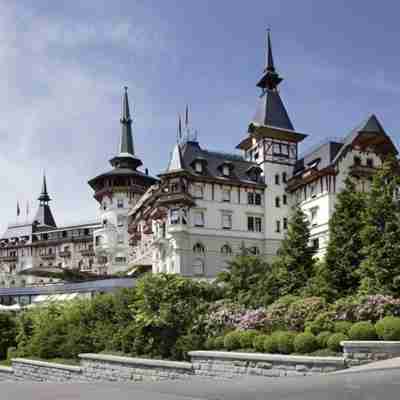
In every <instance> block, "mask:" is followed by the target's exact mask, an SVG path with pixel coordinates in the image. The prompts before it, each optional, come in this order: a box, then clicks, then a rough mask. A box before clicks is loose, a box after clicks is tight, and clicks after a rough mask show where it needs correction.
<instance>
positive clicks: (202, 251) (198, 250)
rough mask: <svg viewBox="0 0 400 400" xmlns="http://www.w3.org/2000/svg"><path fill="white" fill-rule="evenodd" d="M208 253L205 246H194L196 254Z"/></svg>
mask: <svg viewBox="0 0 400 400" xmlns="http://www.w3.org/2000/svg"><path fill="white" fill-rule="evenodd" d="M205 251H206V249H205V248H204V246H203V245H202V244H201V243H196V244H195V245H194V246H193V252H194V253H200V254H203V253H204V252H205Z"/></svg>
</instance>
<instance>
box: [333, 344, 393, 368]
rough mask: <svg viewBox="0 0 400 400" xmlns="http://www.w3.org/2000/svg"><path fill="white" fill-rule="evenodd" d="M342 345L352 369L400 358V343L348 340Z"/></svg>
mask: <svg viewBox="0 0 400 400" xmlns="http://www.w3.org/2000/svg"><path fill="white" fill-rule="evenodd" d="M340 344H341V345H342V347H343V355H344V358H345V360H346V363H347V364H348V365H349V366H350V367H351V366H354V365H362V364H368V363H370V362H373V361H380V360H387V359H389V358H394V357H400V342H390V341H377V340H371V341H366V340H364V341H362V340H360V341H353V340H346V341H343V342H341V343H340Z"/></svg>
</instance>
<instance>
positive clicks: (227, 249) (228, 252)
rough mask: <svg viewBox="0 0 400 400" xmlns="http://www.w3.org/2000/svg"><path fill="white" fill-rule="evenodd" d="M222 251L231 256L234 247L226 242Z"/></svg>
mask: <svg viewBox="0 0 400 400" xmlns="http://www.w3.org/2000/svg"><path fill="white" fill-rule="evenodd" d="M221 253H222V254H226V255H228V256H230V255H231V254H232V248H231V246H229V244H224V245H223V246H222V247H221Z"/></svg>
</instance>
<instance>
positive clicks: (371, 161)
mask: <svg viewBox="0 0 400 400" xmlns="http://www.w3.org/2000/svg"><path fill="white" fill-rule="evenodd" d="M367 167H369V168H373V167H374V160H373V159H372V158H367Z"/></svg>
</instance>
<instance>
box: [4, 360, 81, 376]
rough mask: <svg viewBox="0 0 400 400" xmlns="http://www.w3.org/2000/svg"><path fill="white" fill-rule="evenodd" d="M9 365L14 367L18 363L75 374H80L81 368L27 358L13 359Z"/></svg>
mask: <svg viewBox="0 0 400 400" xmlns="http://www.w3.org/2000/svg"><path fill="white" fill-rule="evenodd" d="M11 363H12V364H13V365H14V363H19V364H26V365H33V366H35V367H43V368H56V369H63V370H67V371H71V372H77V373H80V372H82V368H81V367H78V366H74V365H66V364H58V363H52V362H47V361H39V360H30V359H28V358H13V359H12V360H11Z"/></svg>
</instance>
